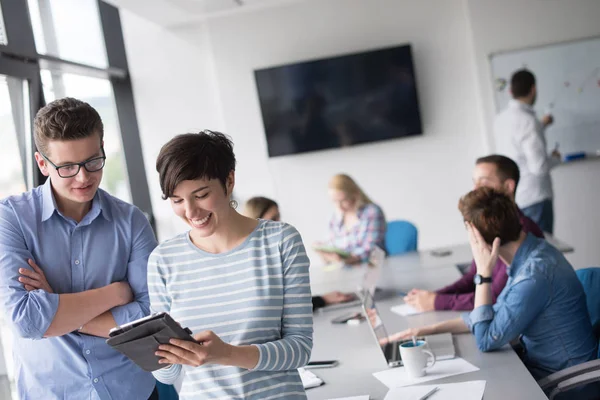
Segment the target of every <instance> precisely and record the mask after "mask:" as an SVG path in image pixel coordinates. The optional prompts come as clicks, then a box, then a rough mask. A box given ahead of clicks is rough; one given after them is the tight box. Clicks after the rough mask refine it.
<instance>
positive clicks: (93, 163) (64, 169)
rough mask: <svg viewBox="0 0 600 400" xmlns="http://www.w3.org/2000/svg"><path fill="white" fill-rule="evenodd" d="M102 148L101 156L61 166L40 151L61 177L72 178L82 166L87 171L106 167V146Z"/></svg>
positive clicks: (95, 170)
mask: <svg viewBox="0 0 600 400" xmlns="http://www.w3.org/2000/svg"><path fill="white" fill-rule="evenodd" d="M100 150H101V151H102V156H100V157H94V158H90V159H89V160H85V161H82V162H80V163H71V164H65V165H60V166H59V165H56V164H54V163H53V162H52V161H50V160H49V159H48V157H46V156H45V155H44V154H43V153H41V152H40V154H41V155H42V157H44V159H45V160H46V161H48V162H49V163H50V164H51V165H52V166H53V167H54V168H55V169H56V172H57V173H58V176H60V177H61V178H72V177H74V176H75V175H77V174H78V173H79V171H80V170H81V167H83V168H85V170H86V171H87V172H98V171H100V170H101V169H102V168H104V164H105V162H106V153H104V147H101V148H100Z"/></svg>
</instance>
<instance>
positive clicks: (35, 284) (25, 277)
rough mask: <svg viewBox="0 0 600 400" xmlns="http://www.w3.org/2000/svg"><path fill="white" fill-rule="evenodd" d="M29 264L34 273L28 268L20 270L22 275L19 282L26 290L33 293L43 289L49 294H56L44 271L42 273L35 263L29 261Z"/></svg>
mask: <svg viewBox="0 0 600 400" xmlns="http://www.w3.org/2000/svg"><path fill="white" fill-rule="evenodd" d="M27 263H28V264H29V266H31V268H33V271H31V270H29V269H27V268H19V273H20V274H21V276H20V277H19V282H21V283H22V284H23V286H24V287H25V290H27V291H28V292H31V291H32V290H37V289H42V290H44V291H46V292H48V293H54V290H52V287H50V284H49V283H48V280H47V279H46V275H44V271H42V269H41V268H40V267H39V266H38V265H37V264H36V263H35V261H33V260H32V259H29V260H27Z"/></svg>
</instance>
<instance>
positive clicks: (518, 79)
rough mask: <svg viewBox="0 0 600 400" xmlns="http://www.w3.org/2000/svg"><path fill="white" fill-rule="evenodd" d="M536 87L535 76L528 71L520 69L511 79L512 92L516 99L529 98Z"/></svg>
mask: <svg viewBox="0 0 600 400" xmlns="http://www.w3.org/2000/svg"><path fill="white" fill-rule="evenodd" d="M534 85H535V76H534V75H533V73H532V72H531V71H529V70H526V69H520V70H518V71H517V72H515V73H514V74H513V76H512V78H510V91H511V93H512V95H513V97H514V98H515V99H518V98H519V97H525V96H528V95H529V93H531V89H532V88H533V86H534Z"/></svg>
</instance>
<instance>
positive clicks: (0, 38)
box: [0, 4, 8, 46]
mask: <svg viewBox="0 0 600 400" xmlns="http://www.w3.org/2000/svg"><path fill="white" fill-rule="evenodd" d="M0 44H1V45H5V46H6V45H7V44H8V41H7V40H6V29H5V28H4V17H3V16H2V5H1V4H0Z"/></svg>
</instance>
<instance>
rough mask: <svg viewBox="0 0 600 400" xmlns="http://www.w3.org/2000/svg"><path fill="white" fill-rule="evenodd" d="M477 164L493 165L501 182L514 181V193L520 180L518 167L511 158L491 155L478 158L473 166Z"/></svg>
mask: <svg viewBox="0 0 600 400" xmlns="http://www.w3.org/2000/svg"><path fill="white" fill-rule="evenodd" d="M478 164H494V165H495V166H496V169H497V171H498V175H500V179H502V180H503V181H505V180H507V179H512V180H513V181H515V191H516V190H517V185H518V184H519V179H521V173H520V172H519V166H518V165H517V163H516V162H514V161H513V160H512V159H511V158H508V157H505V156H501V155H499V154H491V155H489V156H485V157H480V158H478V159H477V161H475V165H478Z"/></svg>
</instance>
